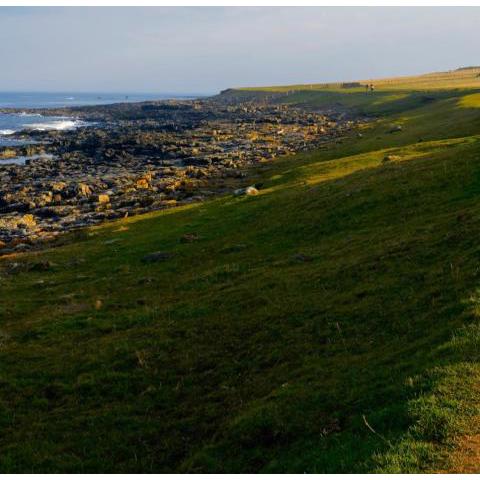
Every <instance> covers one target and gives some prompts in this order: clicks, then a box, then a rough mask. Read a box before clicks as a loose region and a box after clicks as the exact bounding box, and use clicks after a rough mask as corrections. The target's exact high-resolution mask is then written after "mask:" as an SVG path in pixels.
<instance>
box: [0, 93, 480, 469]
mask: <svg viewBox="0 0 480 480" xmlns="http://www.w3.org/2000/svg"><path fill="white" fill-rule="evenodd" d="M343 95H350V94H347V93H345V94H343ZM415 95H416V94H415ZM402 98H403V100H402ZM415 99H416V100H415V101H414V100H412V98H411V96H409V95H407V96H405V97H398V98H397V99H396V100H395V101H398V102H400V103H398V105H397V107H398V108H396V109H395V112H396V113H392V112H390V113H388V115H387V114H386V113H385V114H384V116H382V117H380V118H379V120H377V121H376V122H374V123H372V124H371V125H370V126H368V127H365V128H364V129H363V130H362V133H363V137H362V138H357V134H356V132H351V134H350V136H348V137H346V138H344V139H342V140H341V143H340V142H336V143H333V144H332V145H330V146H328V147H327V148H325V149H323V150H321V151H317V152H311V153H308V154H302V155H297V156H292V157H287V158H283V159H279V160H278V161H275V162H274V163H268V164H264V165H262V166H261V167H259V168H258V169H257V171H255V172H252V174H253V175H254V177H255V179H256V181H257V179H258V181H262V182H264V187H263V188H262V190H261V194H260V195H258V196H256V197H244V198H238V197H231V196H226V197H223V198H219V199H216V200H213V201H209V202H206V203H203V204H197V205H192V206H190V207H188V208H180V209H173V210H168V211H165V212H158V213H152V214H148V215H144V216H141V217H136V218H131V219H127V220H123V221H121V222H116V223H111V224H107V225H104V226H102V227H99V228H94V229H90V230H87V231H81V232H78V233H77V234H74V235H71V236H70V237H69V238H67V239H66V240H65V241H64V242H63V245H60V246H58V247H56V248H52V249H49V250H46V251H44V252H41V253H32V254H24V255H16V256H14V257H7V258H4V259H2V260H1V261H0V277H1V283H0V426H1V429H0V471H1V472H337V473H339V472H429V471H436V470H438V469H440V468H448V458H449V452H450V450H451V448H452V445H453V442H454V439H455V437H456V436H457V435H461V434H462V432H465V431H467V429H468V431H469V432H473V431H474V430H475V429H476V428H477V426H476V423H475V421H474V420H475V419H476V418H477V417H478V414H479V413H480V412H479V411H478V404H479V403H478V400H479V393H478V390H479V389H478V385H479V379H480V365H479V361H480V354H479V353H478V351H479V350H478V345H479V344H480V340H479V338H480V327H479V325H480V324H479V322H478V315H479V314H480V269H479V260H480V246H479V242H478V232H479V230H480V204H479V201H478V197H479V195H480V108H478V107H479V101H478V94H475V93H474V92H472V91H471V90H468V89H466V90H461V91H460V90H459V91H452V92H450V93H445V92H442V93H440V94H439V96H436V97H435V98H434V99H433V100H429V101H428V102H425V101H423V100H422V99H421V97H419V96H418V95H417V96H415ZM371 101H373V100H371ZM402 102H403V103H402ZM392 124H394V125H402V126H403V130H402V131H401V132H397V133H388V132H389V131H390V129H391V125H392ZM387 154H389V155H396V156H397V157H398V160H396V161H392V162H386V163H384V162H383V158H384V157H385V156H386V155H387ZM186 233H196V234H197V235H198V236H199V239H198V240H197V241H194V242H192V243H183V242H181V237H182V236H183V235H184V234H186ZM154 251H166V252H172V253H175V256H173V257H172V258H170V259H168V260H166V261H164V262H160V263H150V264H148V263H143V262H142V257H143V256H144V255H146V254H148V253H151V252H154ZM44 260H48V261H49V262H51V265H50V266H49V267H48V266H47V268H46V270H42V268H41V265H38V264H39V262H41V261H44ZM14 262H15V263H18V265H17V266H15V267H12V264H13V263H14ZM365 422H367V423H368V425H369V426H370V428H369V427H368V426H367V424H366V423H365ZM372 430H373V431H372Z"/></svg>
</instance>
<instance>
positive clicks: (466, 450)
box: [439, 434, 480, 473]
mask: <svg viewBox="0 0 480 480" xmlns="http://www.w3.org/2000/svg"><path fill="white" fill-rule="evenodd" d="M439 473H480V434H477V435H466V436H465V437H462V438H461V439H460V440H459V442H458V445H457V447H456V449H455V452H454V453H453V455H452V457H451V458H450V467H449V468H447V469H446V470H444V471H441V472H439Z"/></svg>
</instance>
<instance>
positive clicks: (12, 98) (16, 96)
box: [0, 92, 201, 108]
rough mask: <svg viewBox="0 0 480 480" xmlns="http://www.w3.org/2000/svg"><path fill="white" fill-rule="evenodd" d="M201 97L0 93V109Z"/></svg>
mask: <svg viewBox="0 0 480 480" xmlns="http://www.w3.org/2000/svg"><path fill="white" fill-rule="evenodd" d="M199 96H201V95H196V94H191V95H178V94H169V93H100V92H99V93H96V92H94V93H75V92H73V93H72V92H68V93H66V92H45V93H43V92H0V108H58V107H75V106H81V105H107V104H109V103H120V102H144V101H148V100H166V99H169V98H178V99H188V98H196V97H199Z"/></svg>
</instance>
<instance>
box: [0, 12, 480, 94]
mask: <svg viewBox="0 0 480 480" xmlns="http://www.w3.org/2000/svg"><path fill="white" fill-rule="evenodd" d="M479 25H480V7H467V8H459V7H443V8H441V7H408V8H407V7H404V8H401V7H398V8H397V7H362V8H360V7H262V8H257V7H144V8H143V7H142V8H137V7H102V8H99V7H97V8H95V7H34V8H32V7H23V8H22V7H0V61H1V65H2V67H1V69H0V91H62V92H94V91H95V92H122V93H127V92H131V93H133V92H139V93H141V92H152V93H161V92H165V93H185V94H188V93H195V94H199V93H206V94H207V93H215V92H218V91H220V90H222V89H225V88H229V87H238V86H259V85H283V84H296V83H321V82H329V81H348V80H360V79H368V78H378V77H388V76H397V75H402V74H416V73H426V72H431V71H444V70H450V69H454V68H457V67H461V66H468V65H479V64H480V51H479V49H478V38H479Z"/></svg>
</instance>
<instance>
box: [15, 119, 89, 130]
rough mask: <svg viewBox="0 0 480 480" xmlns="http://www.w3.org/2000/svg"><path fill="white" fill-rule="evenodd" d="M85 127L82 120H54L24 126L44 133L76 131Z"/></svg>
mask: <svg viewBox="0 0 480 480" xmlns="http://www.w3.org/2000/svg"><path fill="white" fill-rule="evenodd" d="M85 125H87V124H86V123H85V122H82V121H81V120H53V121H50V122H41V123H28V124H25V125H23V128H24V129H27V130H37V131H40V132H43V131H45V130H74V129H75V128H78V127H82V126H85Z"/></svg>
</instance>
